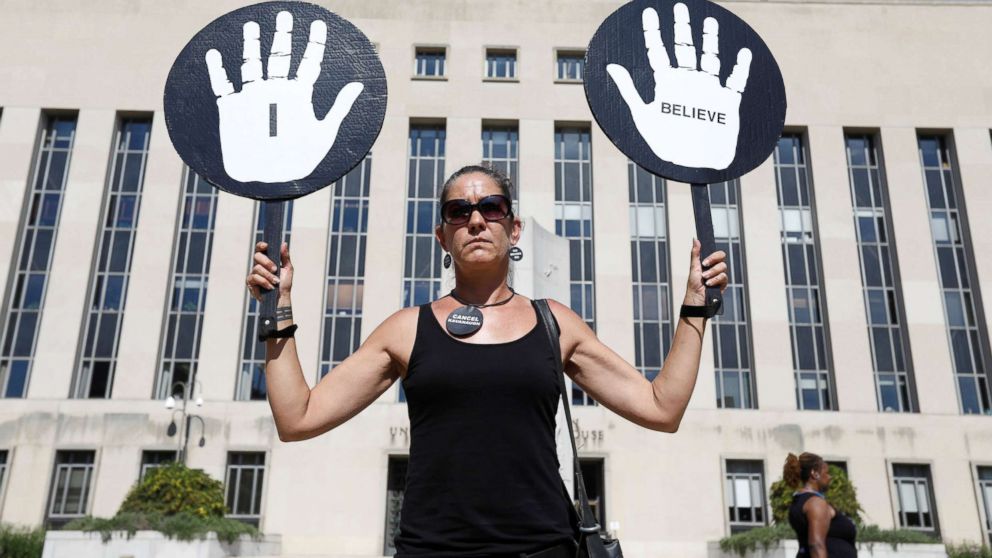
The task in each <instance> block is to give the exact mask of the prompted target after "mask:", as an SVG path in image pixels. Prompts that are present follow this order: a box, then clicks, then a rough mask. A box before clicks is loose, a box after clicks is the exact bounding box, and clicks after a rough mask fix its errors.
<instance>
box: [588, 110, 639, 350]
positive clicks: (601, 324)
mask: <svg viewBox="0 0 992 558" xmlns="http://www.w3.org/2000/svg"><path fill="white" fill-rule="evenodd" d="M591 135H592V189H593V194H592V199H593V203H592V212H593V221H592V222H593V254H594V255H593V261H594V262H595V263H596V267H595V269H594V270H593V273H594V276H595V281H596V282H595V285H596V286H595V292H596V326H597V327H596V331H597V335H598V336H599V338H600V340H601V341H602V342H603V343H605V344H606V345H608V346H609V347H610V348H611V349H613V350H614V351H616V353H617V354H619V355H620V356H622V357H623V358H624V359H625V360H627V362H629V363H630V364H631V365H633V364H634V363H635V361H636V356H635V354H634V311H633V308H634V292H633V289H632V287H631V285H632V284H633V278H632V277H631V269H630V258H631V255H630V223H629V219H630V198H629V195H628V185H627V181H628V178H627V157H626V156H625V155H624V154H623V153H621V152H620V151H619V150H617V148H616V147H614V146H613V144H612V143H611V142H610V139H609V138H607V137H606V134H605V133H603V131H602V129H600V127H599V126H596V125H595V124H593V126H592V134H591Z"/></svg>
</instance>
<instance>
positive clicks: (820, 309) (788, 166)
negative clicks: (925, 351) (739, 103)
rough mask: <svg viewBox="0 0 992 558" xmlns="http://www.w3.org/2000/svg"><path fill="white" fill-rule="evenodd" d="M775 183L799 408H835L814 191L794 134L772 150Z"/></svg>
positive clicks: (802, 151) (802, 146) (800, 144)
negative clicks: (821, 283)
mask: <svg viewBox="0 0 992 558" xmlns="http://www.w3.org/2000/svg"><path fill="white" fill-rule="evenodd" d="M775 185H776V187H777V189H778V212H779V217H780V219H781V223H780V227H781V228H780V232H781V239H782V261H783V263H784V267H785V290H786V302H787V304H788V307H789V330H790V332H791V334H792V336H791V337H792V369H793V371H794V373H795V379H796V406H797V408H799V409H815V410H829V409H833V408H834V404H833V395H832V394H833V392H834V390H833V387H832V383H833V382H832V381H831V374H830V356H829V355H830V353H829V351H827V332H826V325H825V323H826V320H825V319H824V318H825V313H826V306H825V305H824V304H823V290H822V289H821V288H820V269H819V268H820V258H819V239H818V238H817V234H816V228H815V227H814V226H813V223H814V222H815V221H816V213H815V210H814V208H813V188H812V184H810V181H809V171H808V169H807V166H806V154H805V146H804V145H803V141H802V137H801V136H800V135H799V134H785V135H783V136H782V137H781V138H780V139H779V141H778V146H776V148H775Z"/></svg>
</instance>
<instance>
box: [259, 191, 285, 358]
mask: <svg viewBox="0 0 992 558" xmlns="http://www.w3.org/2000/svg"><path fill="white" fill-rule="evenodd" d="M261 203H262V208H261V209H262V211H264V212H265V229H264V231H263V233H262V239H263V240H264V241H265V243H266V244H268V246H267V247H266V250H265V255H266V256H268V258H269V259H270V260H272V263H274V264H276V270H275V272H274V273H273V274H274V275H275V276H276V277H279V269H280V268H281V264H282V229H283V214H284V213H285V208H286V202H285V201H263V202H261ZM278 302H279V285H276V288H274V289H262V306H261V308H259V311H258V340H259V341H260V342H264V341H265V340H266V339H268V338H269V337H270V336H271V335H272V334H273V333H275V331H276V304H277V303H278Z"/></svg>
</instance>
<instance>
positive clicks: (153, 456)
mask: <svg viewBox="0 0 992 558" xmlns="http://www.w3.org/2000/svg"><path fill="white" fill-rule="evenodd" d="M175 460H176V450H145V451H143V452H141V471H140V474H139V476H138V480H139V481H141V480H144V479H145V475H147V474H148V471H151V470H152V469H155V468H157V467H161V466H162V465H165V464H166V463H173V462H175Z"/></svg>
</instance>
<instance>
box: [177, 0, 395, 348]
mask: <svg viewBox="0 0 992 558" xmlns="http://www.w3.org/2000/svg"><path fill="white" fill-rule="evenodd" d="M263 52H265V53H268V57H267V58H266V59H265V65H264V70H263V64H262V53H263ZM225 63H226V64H227V66H226V67H225ZM239 63H240V71H232V69H234V68H237V65H238V64H239ZM294 68H295V72H294V71H293V69H294ZM385 116H386V74H385V72H384V71H383V69H382V64H381V63H380V62H379V57H378V55H377V54H376V52H375V49H374V48H373V47H372V43H370V42H369V40H368V38H367V37H366V36H365V35H364V34H363V33H362V32H361V31H359V30H358V28H356V27H355V26H354V25H352V24H351V23H349V22H347V21H345V20H344V19H342V18H340V17H338V16H337V15H335V14H333V13H331V12H329V11H327V10H325V9H324V8H321V7H320V6H316V5H314V4H307V3H304V2H285V1H282V2H266V3H263V4H255V5H253V6H247V7H245V8H241V9H238V10H234V11H233V12H230V13H228V14H225V15H223V16H221V17H219V18H217V19H215V20H214V21H212V22H211V23H210V24H208V25H207V26H206V27H204V28H203V29H202V30H201V31H200V32H199V33H197V34H196V35H195V36H194V37H193V38H192V39H191V40H190V41H189V43H188V44H187V45H186V47H185V48H183V50H182V52H180V53H179V56H178V57H177V58H176V61H175V63H174V64H173V65H172V69H171V70H170V71H169V77H168V79H167V80H166V84H165V123H166V126H167V127H168V129H169V137H170V138H171V139H172V144H173V145H174V146H175V148H176V151H177V152H178V153H179V156H180V157H182V159H183V161H185V162H186V164H187V165H189V167H190V169H191V170H192V171H193V172H195V173H197V174H199V175H200V176H201V177H203V178H204V179H206V180H207V181H208V182H209V183H210V184H212V185H214V186H216V187H217V188H220V189H221V190H225V191H227V192H231V193H233V194H237V195H239V196H246V197H249V198H253V199H257V200H263V201H264V202H265V206H266V207H265V209H266V211H265V214H266V223H265V234H264V239H265V242H267V243H268V245H269V248H268V250H267V255H268V257H269V259H270V260H272V262H273V263H276V265H278V264H279V262H280V257H279V252H280V248H281V245H282V242H281V240H282V228H283V223H282V216H283V209H282V204H283V201H284V200H288V199H293V198H298V197H300V196H303V195H305V194H309V193H311V192H313V191H315V190H318V189H320V188H323V187H325V186H327V185H329V184H331V183H332V182H334V181H335V180H337V179H339V178H341V177H342V176H344V175H345V174H346V173H347V172H348V171H349V170H351V169H352V168H354V167H355V166H356V165H358V164H359V163H360V162H361V161H362V159H364V158H365V156H366V154H368V152H369V149H371V147H372V144H373V143H374V142H375V139H376V137H377V136H378V135H379V130H380V129H381V128H382V122H383V119H384V118H385ZM277 294H278V293H277V292H276V291H274V290H273V291H270V292H267V293H265V294H264V296H263V298H262V308H261V312H260V313H259V314H260V321H261V323H260V326H259V331H260V332H261V333H260V337H263V338H264V337H269V336H271V335H272V333H273V332H274V328H275V319H274V315H275V304H276V295H277Z"/></svg>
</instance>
